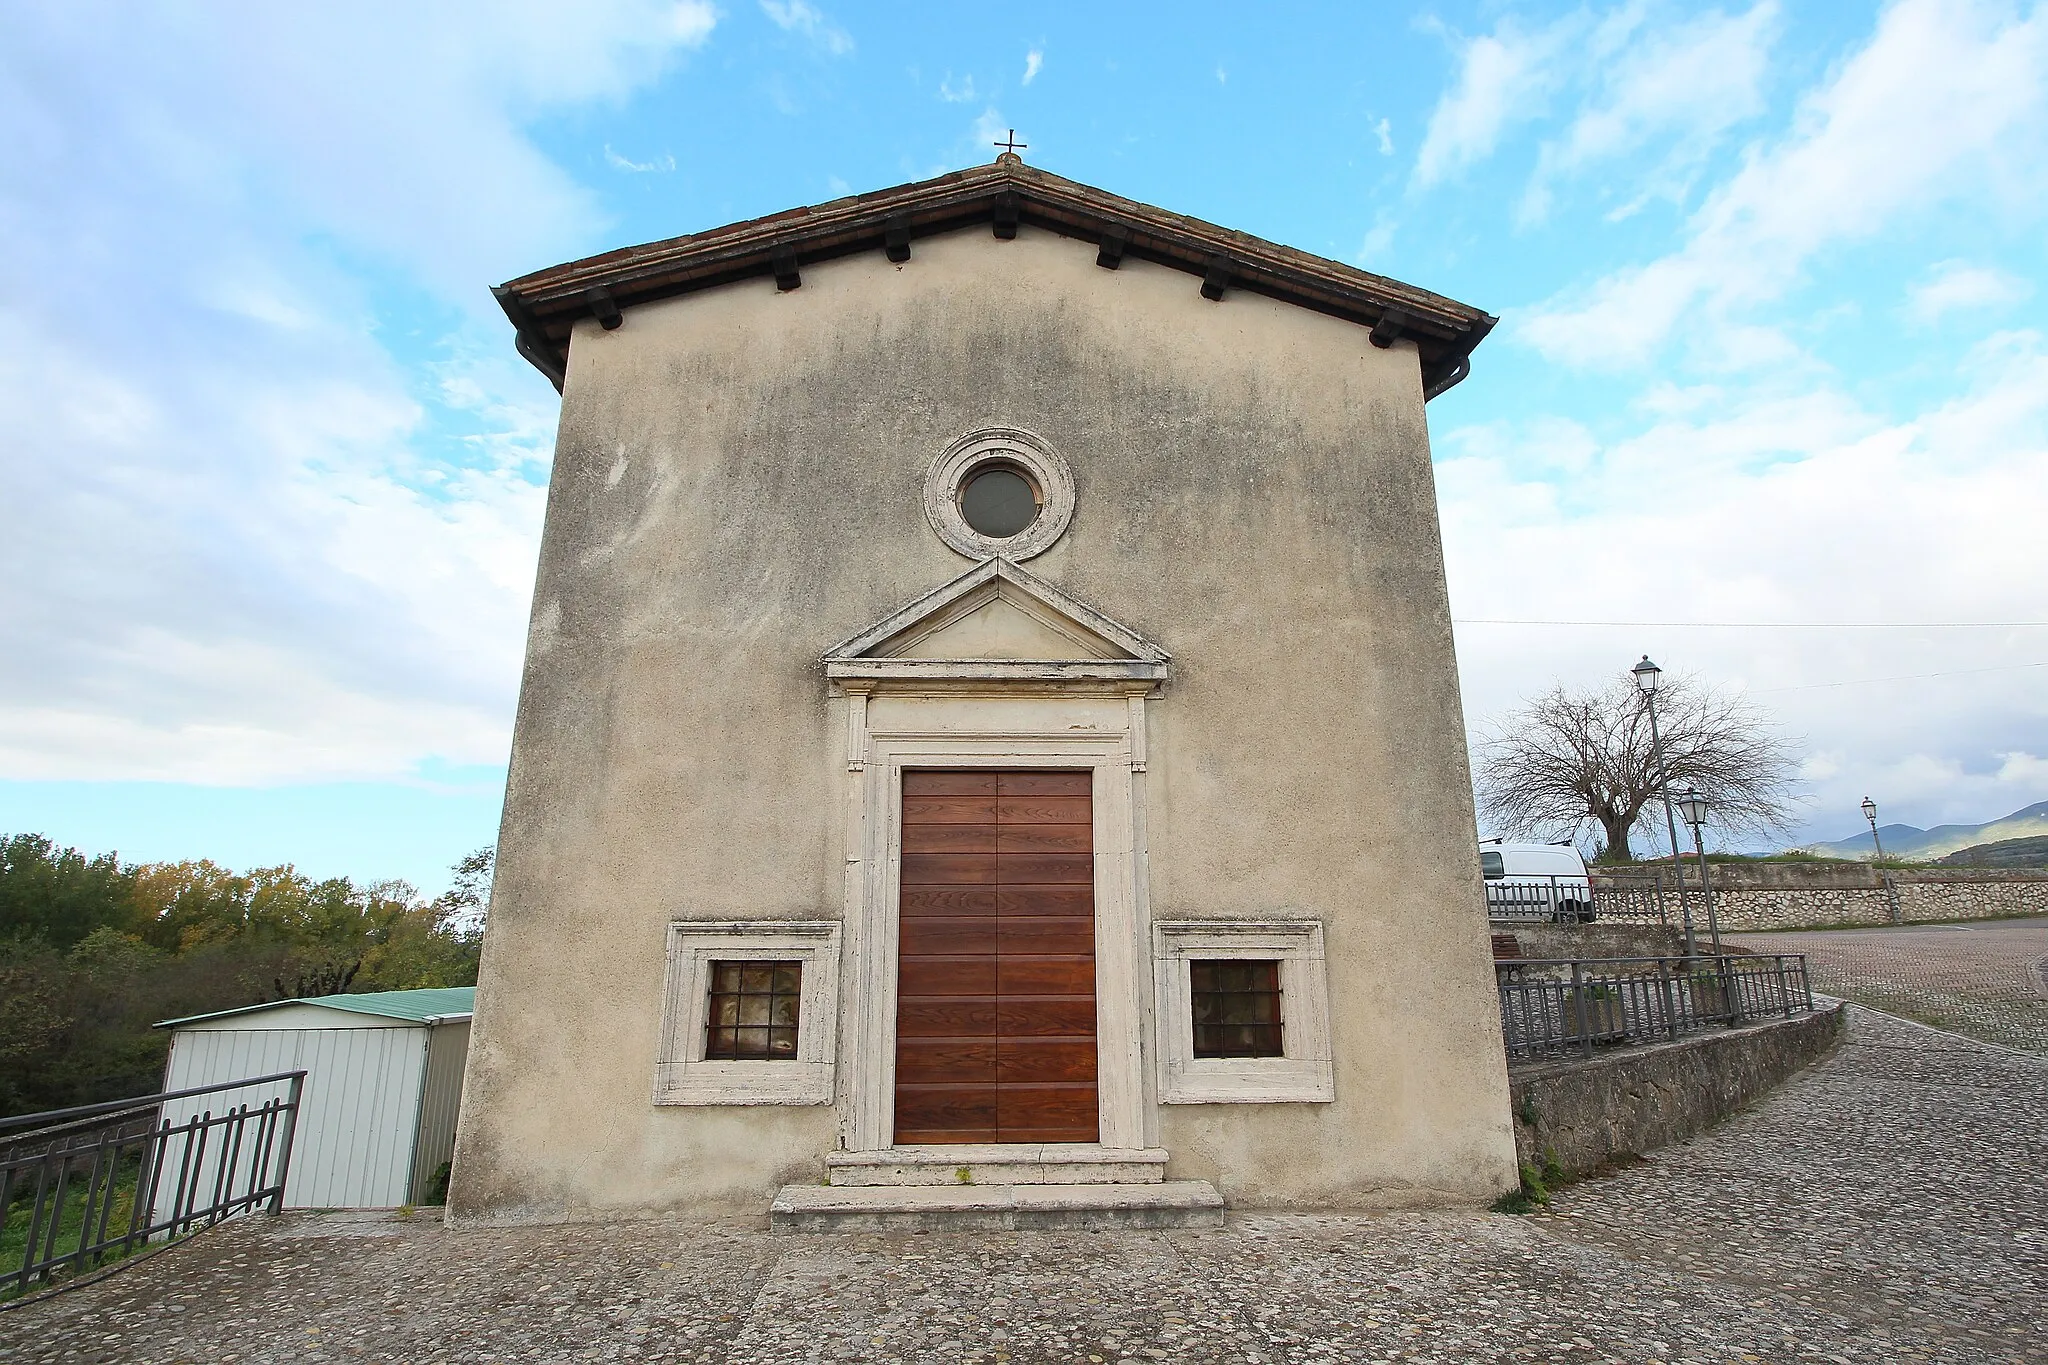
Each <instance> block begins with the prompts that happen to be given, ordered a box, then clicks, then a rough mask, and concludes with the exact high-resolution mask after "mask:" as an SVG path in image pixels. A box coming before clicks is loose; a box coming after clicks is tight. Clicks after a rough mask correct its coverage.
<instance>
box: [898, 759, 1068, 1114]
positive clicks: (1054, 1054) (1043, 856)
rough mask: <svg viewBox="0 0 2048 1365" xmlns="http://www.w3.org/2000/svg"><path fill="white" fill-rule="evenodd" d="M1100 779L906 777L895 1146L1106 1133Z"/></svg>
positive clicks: (981, 772) (979, 772)
mask: <svg viewBox="0 0 2048 1365" xmlns="http://www.w3.org/2000/svg"><path fill="white" fill-rule="evenodd" d="M1091 783H1092V776H1091V774H1089V773H1087V772H1064V771H1047V770H1044V769H1034V770H1029V771H1023V772H997V771H990V770H988V769H975V770H969V771H912V772H906V773H904V775H903V824H902V830H903V863H902V893H901V897H902V898H901V903H900V906H899V909H900V912H901V918H900V925H899V928H900V935H899V949H898V953H899V955H898V960H897V978H896V1141H897V1142H898V1143H928V1142H1094V1141H1096V1140H1097V1135H1098V1133H1099V1131H1100V1130H1099V1127H1098V1123H1097V1116H1096V1094H1095V850H1094V815H1093V805H1092V797H1091V794H1090V793H1091Z"/></svg>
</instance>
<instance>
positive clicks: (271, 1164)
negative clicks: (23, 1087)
mask: <svg viewBox="0 0 2048 1365" xmlns="http://www.w3.org/2000/svg"><path fill="white" fill-rule="evenodd" d="M305 1080H306V1073H305V1072H303V1071H283V1072H279V1073H278V1074H276V1075H274V1076H258V1077H256V1078H254V1079H252V1080H247V1081H235V1082H232V1083H230V1084H227V1085H213V1086H201V1087H199V1088H197V1089H193V1090H173V1091H169V1092H166V1093H164V1094H161V1095H146V1096H143V1097H141V1098H139V1099H132V1100H116V1101H114V1102H112V1103H110V1104H94V1105H87V1106H85V1107H83V1108H79V1109H59V1110H53V1111H51V1112H49V1113H43V1114H24V1115H21V1116H19V1117H17V1118H11V1119H0V1297H8V1296H11V1295H14V1294H20V1293H24V1292H26V1291H27V1290H29V1289H33V1288H37V1287H39V1286H41V1285H44V1284H47V1283H49V1282H51V1281H53V1280H55V1279H58V1278H60V1277H62V1276H66V1275H73V1274H77V1273H78V1272H80V1271H84V1270H90V1269H92V1268H94V1267H95V1266H99V1265H102V1264H105V1263H106V1262H109V1261H114V1260H119V1259H120V1258H121V1257H123V1256H127V1255H129V1254H130V1253H131V1252H133V1251H136V1250H138V1249H140V1248H142V1247H144V1246H147V1245H148V1244H149V1243H151V1242H154V1241H165V1240H168V1239H171V1238H175V1237H182V1236H184V1235H185V1234H186V1233H189V1232H193V1231H196V1230H197V1229H199V1228H202V1227H210V1226H212V1225H213V1224H215V1223H218V1222H219V1221H221V1220H222V1219H223V1218H231V1217H233V1216H235V1215H236V1214H238V1213H247V1212H249V1211H250V1210H252V1209H257V1208H263V1207H266V1206H267V1207H268V1209H269V1211H270V1212H272V1213H276V1212H277V1211H278V1210H279V1209H281V1208H282V1207H283V1206H284V1185H285V1178H286V1176H287V1174H289V1171H290V1168H291V1155H292V1136H293V1133H294V1130H295V1129H296V1127H297V1123H298V1114H299V1096H300V1093H301V1091H302V1090H303V1088H304V1086H305ZM257 1087H269V1089H268V1090H267V1091H266V1092H263V1093H246V1092H251V1091H253V1090H255V1088H257ZM238 1092H244V1093H242V1094H241V1095H240V1097H239V1098H238ZM216 1097H218V1099H216ZM216 1106H217V1107H216ZM9 1130H13V1131H9Z"/></svg>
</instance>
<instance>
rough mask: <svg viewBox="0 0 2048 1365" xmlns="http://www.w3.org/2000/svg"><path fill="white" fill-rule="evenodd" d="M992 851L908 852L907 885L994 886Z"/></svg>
mask: <svg viewBox="0 0 2048 1365" xmlns="http://www.w3.org/2000/svg"><path fill="white" fill-rule="evenodd" d="M995 884H996V855H995V854H993V853H906V854H904V855H903V885H905V886H994V885H995Z"/></svg>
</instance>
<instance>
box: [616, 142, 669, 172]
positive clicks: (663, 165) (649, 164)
mask: <svg viewBox="0 0 2048 1365" xmlns="http://www.w3.org/2000/svg"><path fill="white" fill-rule="evenodd" d="M604 164H605V165H607V166H609V167H611V168H612V169H613V170H615V171H624V172H626V173H627V174H628V175H645V174H647V173H648V172H650V171H672V170H674V169H675V168H676V158H675V154H674V153H672V152H665V153H663V154H662V155H660V156H657V157H654V158H653V159H651V160H648V161H634V160H632V159H631V158H630V157H623V156H620V155H619V154H618V153H617V152H615V151H613V150H612V145H611V144H610V143H609V142H607V143H606V144H605V145H604Z"/></svg>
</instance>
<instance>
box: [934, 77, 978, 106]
mask: <svg viewBox="0 0 2048 1365" xmlns="http://www.w3.org/2000/svg"><path fill="white" fill-rule="evenodd" d="M974 97H975V96H974V76H973V74H972V73H969V74H968V75H965V76H962V77H961V78H960V80H959V81H958V82H957V83H956V82H955V81H954V79H953V73H952V72H950V71H948V72H947V73H946V77H945V79H944V80H942V81H940V82H939V98H940V99H942V100H944V101H945V102H946V103H948V104H967V103H970V102H971V101H972V100H973V99H974Z"/></svg>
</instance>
